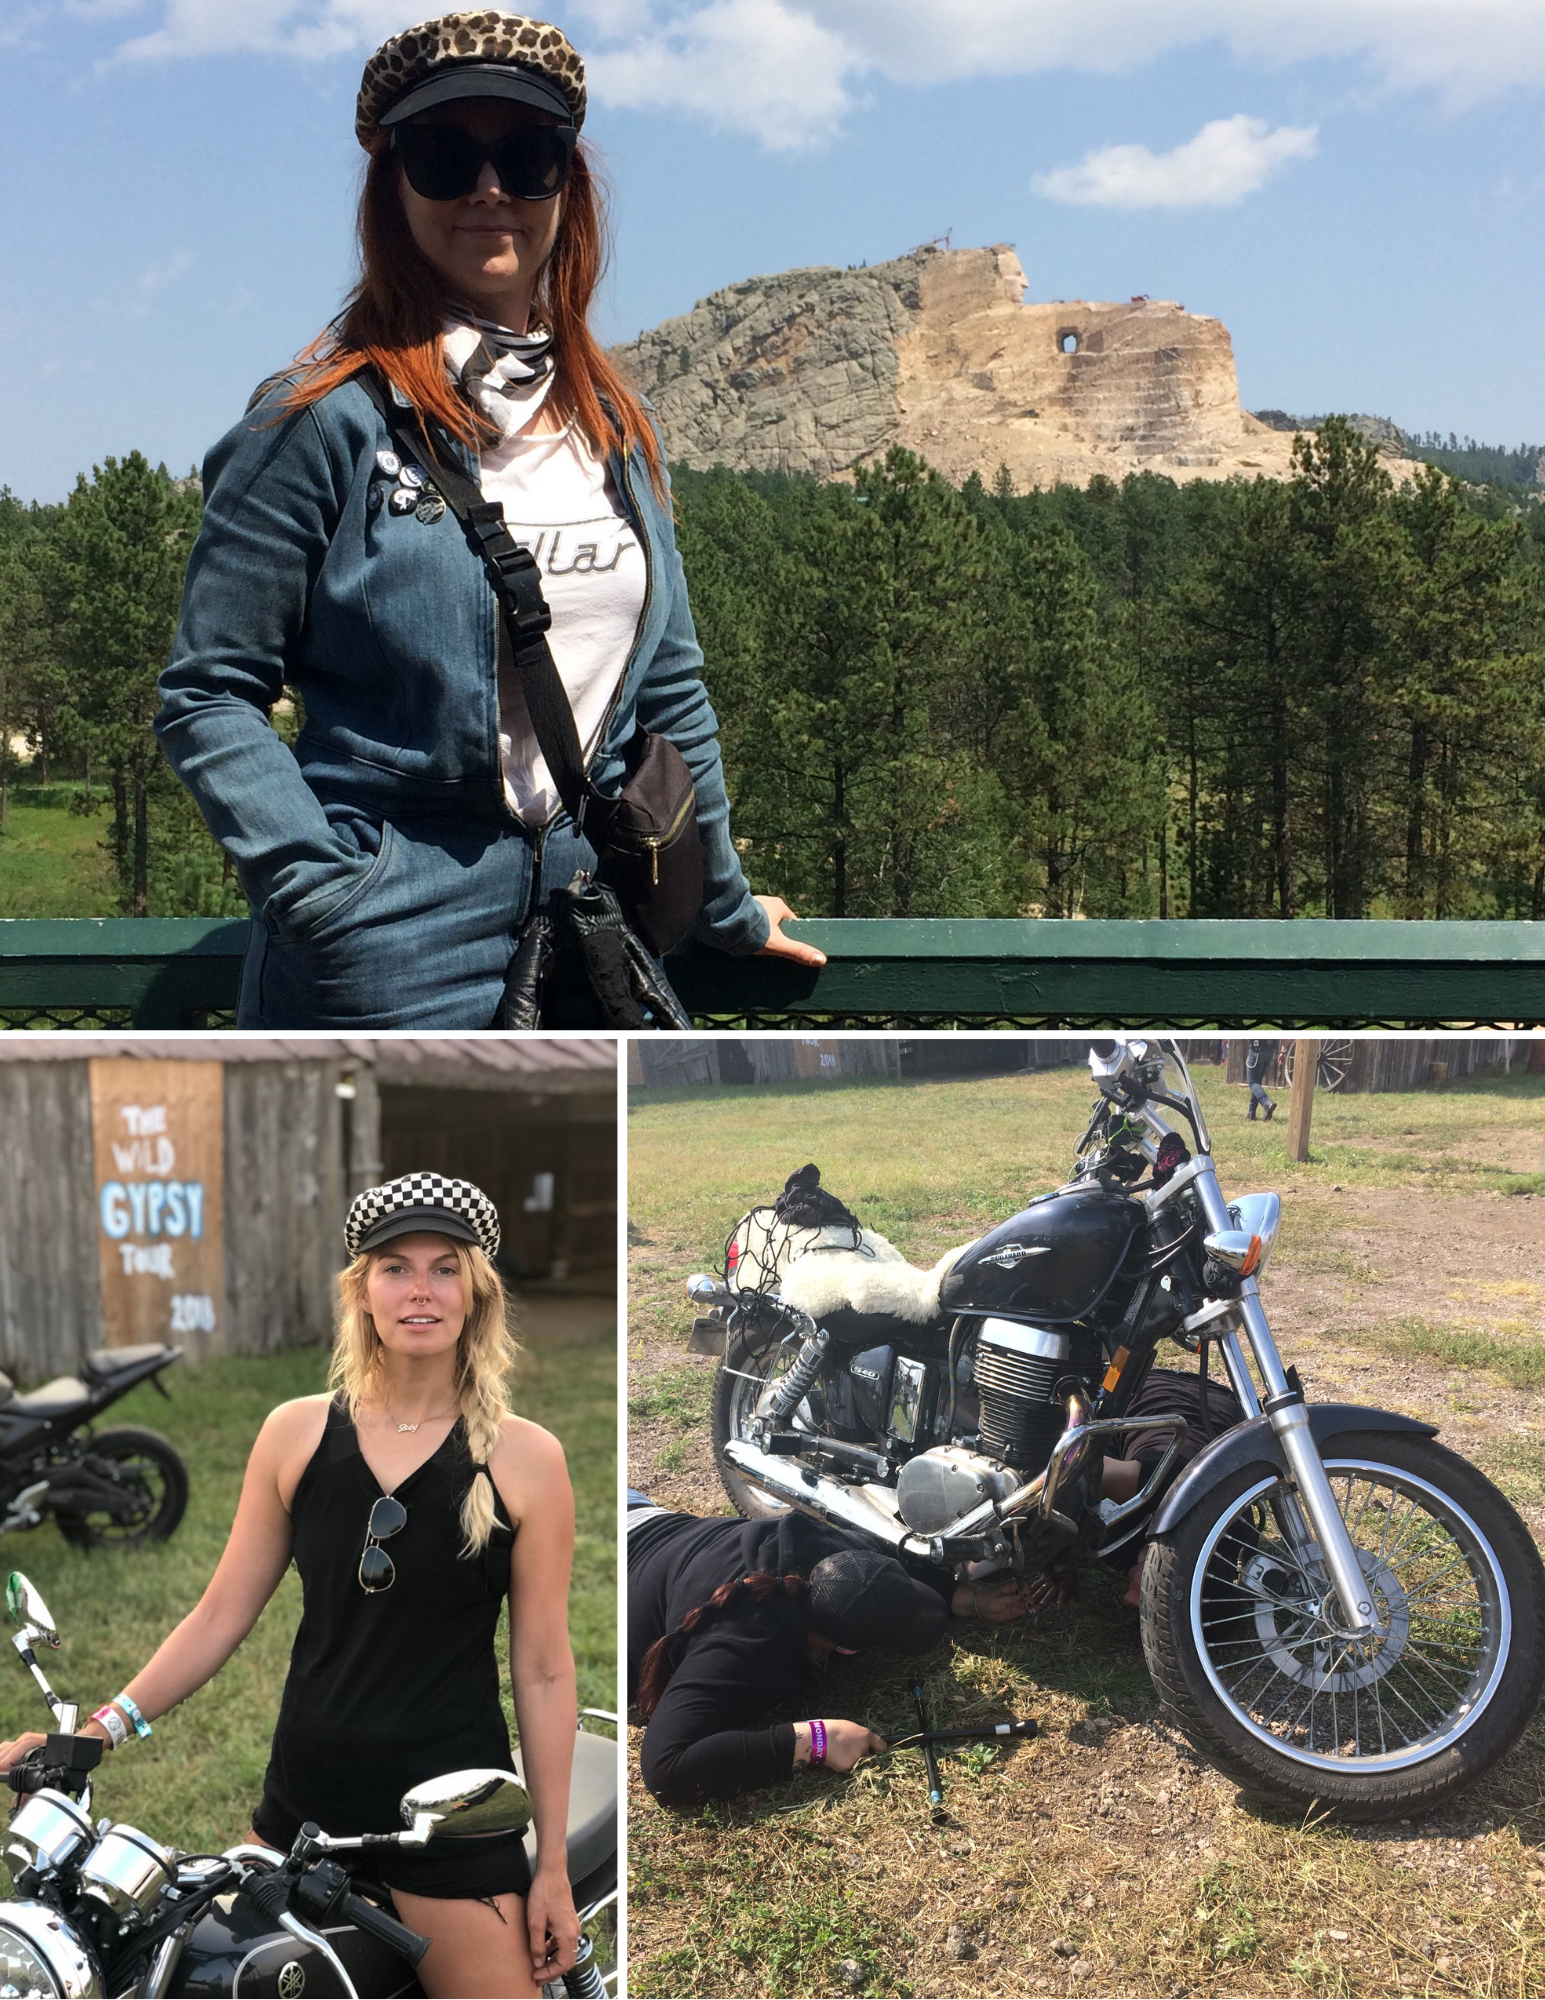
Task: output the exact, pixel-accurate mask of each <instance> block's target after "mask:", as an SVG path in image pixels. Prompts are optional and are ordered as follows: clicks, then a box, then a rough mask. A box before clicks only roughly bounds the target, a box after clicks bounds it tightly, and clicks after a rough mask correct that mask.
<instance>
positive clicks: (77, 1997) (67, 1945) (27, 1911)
mask: <svg viewBox="0 0 1545 2000" xmlns="http://www.w3.org/2000/svg"><path fill="white" fill-rule="evenodd" d="M101 1992H102V1979H101V1975H100V1973H99V1972H98V1970H97V1965H96V1961H95V1959H94V1958H93V1957H92V1955H91V1953H90V1951H89V1950H88V1949H87V1947H86V1944H85V1941H84V1939H82V1938H81V1937H79V1936H77V1934H76V1932H75V1931H74V1930H73V1928H72V1927H71V1925H70V1924H69V1923H68V1922H67V1921H66V1919H65V1918H63V1917H61V1916H60V1914H59V1912H58V1911H57V1910H51V1909H50V1908H49V1907H48V1905H47V1904H46V1903H29V1902H6V1903H0V1996H5V2000H9V1996H11V1995H13V1994H14V1995H18V1996H20V1995H23V1994H25V1995H26V1996H27V2000H32V1996H33V1995H34V1994H35V1995H37V1996H38V2000H99V1996H100V1995H101Z"/></svg>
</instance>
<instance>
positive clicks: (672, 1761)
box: [628, 1514, 952, 1806]
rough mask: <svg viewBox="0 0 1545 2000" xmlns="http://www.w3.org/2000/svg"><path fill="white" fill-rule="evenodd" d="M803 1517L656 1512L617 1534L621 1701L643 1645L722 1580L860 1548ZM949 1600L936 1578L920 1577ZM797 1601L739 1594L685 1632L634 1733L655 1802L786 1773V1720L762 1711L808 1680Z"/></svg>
mask: <svg viewBox="0 0 1545 2000" xmlns="http://www.w3.org/2000/svg"><path fill="white" fill-rule="evenodd" d="M867 1547H868V1544H867V1543H866V1542H864V1540H863V1539H862V1538H861V1537H860V1536H857V1535H848V1534H844V1533H843V1532H842V1531H841V1530H840V1529H838V1528H828V1527H825V1526H823V1525H822V1524H821V1523H820V1522H818V1521H812V1520H810V1519H809V1518H808V1517H807V1516H806V1515H803V1514H785V1515H782V1516H780V1517H778V1518H777V1519H775V1520H770V1521H737V1520H732V1519H730V1518H728V1517H726V1516H717V1517H714V1518H712V1519H709V1520H699V1519H698V1518H697V1517H696V1516H695V1515H692V1514H655V1515H651V1516H650V1518H649V1519H648V1520H645V1521H641V1522H640V1523H639V1524H638V1526H637V1527H636V1528H634V1529H633V1530H632V1532H631V1533H630V1534H629V1536H628V1699H629V1701H630V1702H631V1701H632V1700H633V1699H634V1697H635V1696H636V1694H637V1691H638V1679H639V1672H640V1668H641V1666H642V1662H643V1658H644V1655H645V1653H647V1652H648V1650H649V1648H650V1647H651V1646H652V1645H653V1644H654V1642H655V1640H657V1639H659V1638H660V1637H661V1636H662V1635H663V1634H665V1633H667V1632H675V1631H678V1630H679V1629H680V1627H681V1621H682V1620H683V1618H685V1617H686V1615H687V1613H688V1612H689V1611H691V1610H692V1608H693V1607H694V1606H695V1605H698V1604H706V1603H707V1601H708V1599H709V1598H710V1597H711V1596H712V1595H713V1593H714V1592H715V1591H716V1590H717V1589H718V1588H719V1586H720V1585H721V1584H724V1583H728V1582H730V1581H731V1580H732V1579H733V1578H736V1577H742V1576H749V1575H751V1574H752V1573H753V1572H755V1571H757V1570H762V1571H765V1572H768V1573H769V1574H771V1575H774V1576H787V1575H790V1574H795V1575H799V1576H809V1574H810V1571H811V1569H812V1568H813V1567H814V1565H815V1564H816V1563H818V1562H820V1561H821V1559H822V1558H823V1557H824V1556H830V1555H836V1554H837V1553H838V1552H839V1551H840V1550H842V1549H853V1548H867ZM928 1580H929V1582H930V1583H933V1584H935V1585H936V1587H937V1588H938V1589H939V1591H940V1592H941V1594H943V1595H944V1596H945V1598H946V1602H947V1601H948V1595H949V1593H950V1591H951V1589H952V1585H951V1583H950V1581H949V1580H948V1579H947V1578H943V1577H939V1578H932V1577H931V1578H929V1579H928ZM819 1680H820V1676H819V1674H818V1673H817V1670H816V1666H815V1662H814V1660H813V1659H812V1656H811V1652H810V1645H809V1641H808V1639H807V1638H806V1635H805V1623H804V1615H803V1611H802V1608H801V1605H800V1603H799V1601H798V1600H797V1599H793V1598H789V1597H785V1596H783V1595H781V1594H780V1595H778V1596H775V1597H769V1598H767V1599H766V1600H765V1601H764V1602H763V1603H761V1604H757V1603H755V1602H754V1600H752V1599H751V1598H750V1597H748V1596H746V1595H744V1594H742V1595H740V1596H738V1597H736V1598H735V1599H733V1600H732V1602H731V1603H730V1604H729V1605H728V1606H727V1607H726V1609H725V1610H723V1611H716V1612H713V1613H712V1614H711V1615H710V1616H709V1617H708V1618H706V1619H705V1620H704V1621H703V1623H702V1624H701V1625H700V1626H699V1628H698V1629H697V1631H695V1632H694V1633H692V1634H691V1636H690V1637H689V1638H688V1640H687V1642H686V1645H685V1648H684V1650H683V1652H682V1656H681V1660H680V1663H679V1665H678V1666H677V1668H676V1671H675V1672H674V1673H673V1674H672V1675H671V1677H670V1680H669V1681H668V1682H667V1683H666V1687H665V1692H664V1694H663V1695H662V1697H661V1699H660V1705H659V1707H658V1708H656V1710H655V1712H654V1714H653V1715H652V1716H651V1717H650V1718H649V1724H648V1727H647V1728H646V1729H645V1731H644V1745H643V1751H642V1754H641V1757H640V1765H641V1769H642V1771H643V1778H644V1783H645V1784H646V1785H647V1786H648V1787H649V1789H650V1791H651V1792H652V1793H653V1794H654V1796H655V1797H656V1798H657V1799H659V1800H660V1802H661V1803H662V1804H663V1805H673V1806H683V1805H693V1804H696V1803H697V1802H699V1801H700V1800H702V1799H706V1798H715V1799H727V1798H733V1797H734V1796H735V1795H736V1794H737V1793H739V1792H749V1791H755V1790H756V1789H758V1788H759V1787H760V1786H763V1785H771V1784H775V1783H777V1782H778V1781H779V1780H780V1779H783V1778H787V1777H788V1775H789V1773H790V1772H791V1771H792V1770H793V1768H794V1725H793V1724H792V1723H791V1722H775V1723H764V1722H762V1721H761V1717H763V1716H764V1715H766V1713H767V1711H768V1710H769V1709H770V1708H777V1707H779V1706H780V1705H781V1704H782V1703H784V1702H786V1701H791V1700H793V1698H794V1697H795V1696H796V1695H802V1694H804V1693H805V1692H807V1691H810V1690H813V1689H815V1688H816V1687H817V1686H818V1684H819Z"/></svg>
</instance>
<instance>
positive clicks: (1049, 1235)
mask: <svg viewBox="0 0 1545 2000" xmlns="http://www.w3.org/2000/svg"><path fill="white" fill-rule="evenodd" d="M1142 1221H1143V1206H1142V1203H1141V1202H1137V1201H1133V1200H1131V1199H1130V1198H1129V1197H1128V1196H1126V1195H1122V1194H1110V1193H1107V1192H1106V1190H1105V1189H1104V1188H1098V1187H1087V1188H1085V1187H1080V1188H1068V1189H1064V1190H1063V1191H1062V1192H1061V1193H1059V1194H1051V1195H1047V1196H1046V1197H1045V1198H1044V1199H1043V1200H1041V1201H1037V1202H1033V1203H1032V1204H1031V1205H1030V1207H1029V1208H1027V1209H1024V1210H1022V1211H1021V1212H1020V1213H1019V1214H1018V1215H1016V1216H1014V1217H1013V1218H1012V1219H1011V1220H1010V1221H1008V1222H1000V1223H999V1224H998V1226H997V1228H996V1229H993V1230H990V1231H989V1232H988V1233H987V1235H985V1236H984V1237H983V1238H982V1239H981V1241H980V1242H979V1243H973V1244H972V1245H971V1248H970V1249H969V1250H968V1251H967V1252H966V1254H965V1255H964V1256H963V1257H962V1258H961V1259H960V1261H959V1263H957V1264H956V1265H954V1266H953V1267H952V1269H951V1270H950V1271H949V1273H948V1275H947V1276H946V1278H945V1280H944V1283H943V1285H942V1287H941V1288H940V1291H939V1304H940V1307H941V1308H942V1309H943V1310H944V1311H945V1312H949V1313H969V1312H983V1313H1022V1314H1024V1315H1025V1316H1026V1317H1028V1318H1031V1319H1034V1320H1036V1321H1037V1322H1038V1323H1039V1324H1041V1325H1045V1324H1046V1323H1048V1322H1052V1323H1055V1322H1057V1321H1059V1320H1073V1319H1082V1318H1083V1317H1084V1315H1085V1314H1086V1313H1089V1312H1092V1311H1093V1310H1094V1308H1095V1307H1096V1306H1097V1305H1098V1304H1099V1302H1100V1300H1101V1299H1102V1298H1103V1297H1104V1295H1105V1293H1106V1292H1107V1291H1108V1290H1109V1288H1110V1285H1111V1281H1112V1279H1114V1277H1115V1275H1116V1273H1117V1271H1118V1270H1120V1268H1121V1260H1122V1258H1123V1257H1125V1255H1126V1253H1127V1245H1128V1244H1129V1243H1130V1242H1131V1241H1132V1237H1133V1234H1134V1232H1135V1231H1136V1230H1137V1228H1138V1227H1139V1225H1140V1224H1141V1223H1142Z"/></svg>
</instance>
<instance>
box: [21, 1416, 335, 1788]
mask: <svg viewBox="0 0 1545 2000" xmlns="http://www.w3.org/2000/svg"><path fill="white" fill-rule="evenodd" d="M308 1428H309V1429H310V1430H315V1429H316V1419H315V1414H314V1412H313V1411H312V1410H311V1409H310V1408H309V1407H308V1405H307V1404H306V1403H304V1402H302V1403H286V1404H284V1405H282V1406H281V1407H280V1408H279V1409H277V1410H275V1411H274V1412H273V1413H272V1415H271V1416H269V1417H268V1419H267V1420H266V1422H265V1423H264V1425H263V1428H262V1430H261V1431H260V1432H259V1433H258V1438H257V1442H256V1444H254V1445H253V1447H252V1456H251V1457H250V1458H249V1459H248V1461H247V1471H246V1476H245V1478H244V1479H243V1481H242V1488H241V1499H240V1500H239V1501H238V1503H237V1507H236V1519H235V1521H234V1522H233V1523H232V1525H231V1533H230V1538H229V1540H228V1541H227V1542H226V1545H225V1553H224V1554H223V1555H222V1556H221V1558H220V1561H219V1565H218V1566H217V1568H216V1570H215V1573H214V1575H213V1576H212V1577H211V1578H210V1580H209V1584H208V1586H207V1588H206V1589H205V1591H204V1594H203V1596H202V1597H201V1598H200V1599H199V1601H198V1603H197V1604H196V1605H195V1606H194V1607H193V1609H192V1610H191V1611H190V1612H189V1613H188V1615H187V1617H186V1618H184V1619H183V1621H182V1623H181V1624H180V1625H178V1626H177V1627H176V1629H175V1630H174V1631H173V1632H172V1633H171V1634H170V1636H169V1637H167V1638H166V1639H164V1640H163V1641H162V1642H161V1644H160V1645H159V1646H158V1647H157V1648H156V1651H155V1654H154V1656H153V1658H152V1659H151V1660H150V1663H149V1664H148V1665H147V1666H145V1667H142V1668H141V1669H140V1671H139V1672H138V1673H137V1674H136V1675H135V1676H134V1678H133V1680H131V1681H130V1682H129V1683H128V1685H127V1686H126V1687H125V1689H124V1692H125V1693H126V1694H127V1695H128V1696H129V1697H130V1698H131V1699H132V1700H133V1701H134V1703H135V1704H136V1706H137V1707H138V1708H139V1710H140V1713H141V1714H142V1715H143V1716H144V1717H145V1718H146V1720H147V1721H152V1720H154V1718H155V1717H156V1716H158V1715H164V1714H165V1713H166V1711H167V1710H168V1709H170V1708H175V1707H176V1706H177V1704H178V1703H179V1702H181V1701H186V1700H187V1698H188V1696H189V1695H190V1694H192V1693H193V1692H194V1691H195V1690H196V1689H198V1688H201V1687H202V1686H203V1685H204V1683H205V1681H207V1680H209V1679H211V1678H212V1677H213V1676H214V1675H215V1674H217V1673H218V1672H219V1670H220V1669H221V1667H223V1666H224V1665H225V1663H226V1661H227V1660H228V1659H229V1658H230V1657H231V1655H232V1653H234V1652H235V1650H236V1648H237V1647H238V1646H239V1645H240V1644H241V1642H242V1640H243V1639H245V1638H246V1636H247V1634H248V1633H249V1632H250V1631H251V1630H252V1628H253V1626H254V1625H255V1624H256V1623H257V1621H258V1615H259V1613H260V1612H261V1611H262V1609H263V1606H264V1605H265V1604H266V1603H267V1602H268V1600H269V1598H270V1597H272V1596H273V1594H274V1591H275V1590H276V1589H277V1588H278V1585H279V1579H280V1578H281V1577H282V1576H283V1575H284V1572H285V1570H286V1568H287V1567H288V1565H289V1560H290V1515H289V1509H288V1507H287V1506H286V1504H285V1501H286V1499H287V1498H288V1495H287V1493H285V1492H284V1491H283V1490H282V1489H283V1483H284V1481H285V1476H286V1473H287V1471H288V1470H289V1469H290V1468H291V1467H293V1464H294V1460H295V1456H296V1452H297V1449H303V1448H304V1438H305V1435H306V1433H307V1430H308ZM291 1483H293V1482H291ZM124 1720H125V1722H127V1721H128V1717H127V1716H125V1717H124ZM84 1733H89V1734H91V1735H93V1736H103V1737H105V1736H106V1735H107V1731H106V1730H105V1729H104V1728H103V1727H102V1725H101V1724H100V1723H99V1722H94V1721H91V1722H87V1723H86V1725H85V1732H84ZM41 1741H42V1738H41V1737H40V1736H37V1735H35V1734H31V1735H28V1736H21V1737H18V1738H17V1739H16V1741H15V1742H14V1743H8V1744H5V1745H3V1746H0V1770H8V1769H9V1768H10V1766H11V1765H12V1764H13V1763H14V1762H15V1761H16V1760H17V1758H19V1757H22V1756H25V1754H26V1752H27V1750H28V1749H30V1748H31V1747H32V1746H33V1745H34V1744H35V1743H39V1742H41Z"/></svg>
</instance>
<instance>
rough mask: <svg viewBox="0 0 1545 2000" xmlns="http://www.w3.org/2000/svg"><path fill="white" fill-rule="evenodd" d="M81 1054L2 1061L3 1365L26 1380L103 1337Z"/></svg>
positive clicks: (57, 1371)
mask: <svg viewBox="0 0 1545 2000" xmlns="http://www.w3.org/2000/svg"><path fill="white" fill-rule="evenodd" d="M91 1160H92V1150H91V1085H90V1079H89V1072H88V1069H87V1065H86V1064H85V1063H84V1062H18V1063H8V1062H0V1189H3V1190H4V1195H3V1204H4V1225H3V1229H0V1368H4V1369H5V1371H6V1373H7V1374H9V1375H11V1376H13V1377H14V1378H15V1381H16V1384H17V1386H18V1387H19V1388H23V1389H27V1388H32V1387H33V1386H35V1385H36V1384H37V1383H39V1382H46V1381H48V1380H49V1379H50V1378H51V1377H53V1376H55V1375H65V1374H69V1373H70V1372H71V1370H73V1369H74V1368H75V1367H76V1365H77V1364H78V1363H79V1361H80V1359H81V1356H82V1355H84V1354H86V1353H88V1352H89V1351H90V1350H91V1349H92V1348H93V1347H99V1346H100V1345H101V1342H102V1303H101V1294H100V1291H99V1288H98V1276H97V1219H96V1214H95V1202H94V1190H93V1186H92V1176H91Z"/></svg>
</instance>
